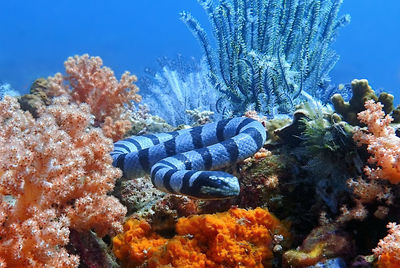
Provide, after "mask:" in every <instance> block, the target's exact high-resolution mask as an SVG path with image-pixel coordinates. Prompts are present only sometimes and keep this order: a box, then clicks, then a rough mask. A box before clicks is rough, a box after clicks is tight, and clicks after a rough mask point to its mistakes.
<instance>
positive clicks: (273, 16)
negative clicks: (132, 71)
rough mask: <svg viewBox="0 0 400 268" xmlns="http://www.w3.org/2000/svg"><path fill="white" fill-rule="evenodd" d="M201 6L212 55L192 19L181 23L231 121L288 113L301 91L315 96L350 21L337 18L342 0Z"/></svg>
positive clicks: (208, 3) (241, 1) (183, 15)
mask: <svg viewBox="0 0 400 268" xmlns="http://www.w3.org/2000/svg"><path fill="white" fill-rule="evenodd" d="M200 3H201V5H202V6H203V8H204V10H205V12H206V14H207V15H208V17H209V20H210V22H211V26H212V29H213V33H214V36H215V44H216V49H214V48H213V47H212V46H211V44H210V42H209V40H208V37H207V34H206V32H205V30H204V29H203V28H202V27H201V26H200V24H199V23H198V21H197V20H196V19H195V18H194V17H193V16H192V15H191V14H189V13H187V12H182V13H181V19H182V20H183V21H184V22H185V24H186V25H187V26H188V28H189V29H190V30H191V31H192V33H193V34H194V35H195V36H196V37H197V39H198V40H199V42H200V45H201V47H202V49H203V51H204V55H205V58H206V61H207V64H208V68H209V71H210V81H211V84H212V85H213V86H214V87H215V88H216V89H218V90H219V91H220V92H221V93H222V94H223V95H224V98H227V99H228V100H229V103H228V104H229V105H228V107H226V108H227V109H229V110H230V111H231V112H232V113H233V114H235V115H240V114H243V113H244V112H245V111H246V110H249V109H254V110H256V111H258V112H262V113H264V114H274V113H286V112H291V111H293V110H294V108H295V107H294V105H295V103H296V101H298V99H299V98H300V95H301V93H302V91H303V90H304V89H305V88H306V89H307V90H308V93H309V94H311V95H313V96H316V94H317V92H318V90H319V86H320V85H321V84H325V83H326V81H328V80H329V77H328V74H329V71H330V70H331V69H332V68H333V66H334V65H335V63H336V62H337V60H338V56H337V55H336V53H335V52H334V51H333V50H332V49H330V47H329V45H330V43H332V42H333V40H334V39H335V37H336V35H337V33H338V31H339V29H340V28H341V27H342V26H344V25H345V24H347V23H348V22H349V20H350V16H349V15H345V16H342V17H339V18H338V12H339V9H340V6H341V4H342V0H327V1H316V0H307V1H299V0H292V1H284V0H279V1H267V0H258V1H255V0H239V1H217V3H214V1H212V0H207V1H200ZM316 97H318V96H316ZM274 107H275V108H274ZM274 109H275V110H274Z"/></svg>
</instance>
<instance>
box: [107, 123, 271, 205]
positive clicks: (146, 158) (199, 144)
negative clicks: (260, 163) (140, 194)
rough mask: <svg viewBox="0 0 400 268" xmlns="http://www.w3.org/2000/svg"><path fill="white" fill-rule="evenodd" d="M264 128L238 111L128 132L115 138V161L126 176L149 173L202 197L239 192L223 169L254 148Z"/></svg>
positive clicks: (169, 187) (163, 184)
mask: <svg viewBox="0 0 400 268" xmlns="http://www.w3.org/2000/svg"><path fill="white" fill-rule="evenodd" d="M265 140H266V131H265V128H264V127H263V125H262V124H261V123H259V122H258V121H256V120H253V119H250V118H245V117H237V118H232V119H225V120H221V121H218V122H215V123H210V124H206V125H204V126H200V127H195V128H191V129H184V130H180V131H174V132H170V133H158V134H154V135H144V136H132V137H130V138H127V139H124V140H121V141H118V142H116V143H115V144H114V151H113V152H111V156H112V157H113V160H114V161H113V165H114V166H116V167H118V168H120V169H122V171H123V174H124V177H126V178H134V177H138V176H141V175H143V174H144V173H150V175H151V180H152V182H153V184H154V186H155V187H157V188H158V189H160V190H161V191H165V192H169V193H174V194H183V195H188V196H192V197H197V198H202V199H216V198H228V197H232V196H236V195H238V194H239V190H240V189H239V182H238V179H237V178H236V177H234V176H232V175H231V174H228V173H225V172H221V171H208V170H215V169H218V168H222V167H225V166H228V165H231V164H234V163H236V162H238V161H240V160H243V159H245V158H247V157H249V156H251V155H253V154H254V153H255V152H257V151H258V150H259V149H260V148H261V147H262V145H263V144H264V142H265Z"/></svg>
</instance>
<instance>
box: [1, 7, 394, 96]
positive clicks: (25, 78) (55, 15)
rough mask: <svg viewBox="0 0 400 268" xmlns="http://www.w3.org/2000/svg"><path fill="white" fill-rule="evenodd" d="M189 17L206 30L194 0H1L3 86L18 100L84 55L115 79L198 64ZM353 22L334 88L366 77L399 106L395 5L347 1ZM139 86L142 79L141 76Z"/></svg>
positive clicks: (342, 41) (344, 37) (344, 36)
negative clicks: (171, 60)
mask: <svg viewBox="0 0 400 268" xmlns="http://www.w3.org/2000/svg"><path fill="white" fill-rule="evenodd" d="M183 10H186V11H190V12H191V13H192V14H193V15H194V16H195V17H196V18H198V19H199V21H200V22H201V24H202V25H203V26H204V27H205V28H206V29H208V30H210V29H209V24H208V21H207V17H206V15H205V13H204V12H203V10H202V8H201V7H200V5H199V4H198V3H197V1H196V0H144V1H139V0H130V1H128V0H124V1H106V0H97V1H95V0H86V1H77V0H58V1H50V0H37V1H28V0H25V1H22V0H11V1H5V0H2V1H0V38H1V39H0V81H2V82H8V83H10V84H11V85H12V87H14V88H15V89H17V90H19V91H20V92H22V93H25V92H27V91H28V88H29V85H30V84H31V83H32V81H33V80H34V79H35V78H38V77H47V76H49V75H53V74H54V73H56V72H58V71H61V72H63V70H64V68H63V62H64V61H65V60H66V58H67V57H68V56H71V55H75V54H83V53H89V54H90V55H96V56H101V57H102V59H103V61H104V64H105V65H106V66H109V67H111V68H112V69H113V70H114V71H115V72H116V74H117V76H118V77H119V75H120V74H121V73H122V72H123V71H125V70H129V71H131V72H132V73H135V74H140V73H142V71H143V69H144V68H145V67H153V68H155V67H157V63H156V59H157V57H160V56H170V57H173V56H174V55H176V54H177V53H181V54H183V55H184V56H188V57H189V56H195V57H198V58H200V57H201V55H202V53H201V49H200V46H199V44H198V42H197V40H196V39H195V38H194V37H193V36H192V34H191V32H190V31H189V30H188V29H187V28H186V26H185V25H184V23H183V22H181V21H180V20H179V12H181V11H183ZM341 13H342V14H345V13H349V14H350V15H351V17H352V22H351V24H350V25H348V26H347V27H346V28H344V29H343V30H342V31H341V32H340V35H339V36H338V39H337V41H336V43H335V44H334V48H335V49H336V51H337V52H338V54H339V55H340V56H341V59H340V61H339V62H338V64H337V65H336V67H335V69H334V70H333V71H332V72H331V77H332V81H333V82H334V83H336V84H339V83H349V82H350V81H351V80H352V79H354V78H367V79H368V80H369V81H370V84H371V85H372V86H373V87H374V88H375V89H384V90H387V91H389V92H391V93H393V94H395V95H396V96H397V99H396V101H395V102H396V103H399V102H400V100H399V99H400V1H398V0H385V1H376V0H345V1H344V4H343V6H342V9H341ZM139 79H140V76H139Z"/></svg>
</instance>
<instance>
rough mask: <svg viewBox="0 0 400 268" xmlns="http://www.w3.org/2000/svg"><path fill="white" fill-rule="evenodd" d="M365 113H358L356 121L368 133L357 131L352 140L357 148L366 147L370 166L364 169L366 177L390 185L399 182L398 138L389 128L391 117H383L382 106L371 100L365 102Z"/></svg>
mask: <svg viewBox="0 0 400 268" xmlns="http://www.w3.org/2000/svg"><path fill="white" fill-rule="evenodd" d="M365 108H366V110H365V111H362V112H360V113H358V119H359V120H360V121H361V122H362V123H364V124H366V125H367V127H368V132H366V133H365V132H364V131H362V130H358V131H356V132H355V133H354V136H353V138H354V140H355V141H356V142H357V143H358V145H359V146H361V145H363V144H366V145H368V152H369V153H370V154H371V157H370V158H369V159H368V163H369V164H370V165H375V166H376V167H369V166H367V167H365V168H364V171H365V173H366V175H367V176H368V177H369V178H371V179H386V180H389V181H390V182H391V183H399V182H400V149H399V148H400V138H399V137H397V136H396V134H395V130H394V129H393V128H392V127H391V126H389V124H390V122H392V120H393V119H392V117H391V116H390V115H388V114H386V116H385V112H384V111H383V105H382V104H381V103H380V102H378V103H375V102H374V101H373V100H368V101H366V102H365Z"/></svg>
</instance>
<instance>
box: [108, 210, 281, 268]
mask: <svg viewBox="0 0 400 268" xmlns="http://www.w3.org/2000/svg"><path fill="white" fill-rule="evenodd" d="M138 223H140V222H138V221H137V220H129V221H128V222H127V223H126V224H125V233H123V234H120V235H118V236H117V237H115V238H114V239H113V244H114V252H115V254H116V255H117V257H118V258H119V259H120V260H122V261H123V262H124V263H125V264H126V265H127V266H128V267H134V266H135V265H138V262H137V258H136V257H135V256H137V255H138V254H139V255H140V254H142V253H143V249H142V250H141V251H140V248H141V247H140V246H138V244H142V243H143V242H142V241H143V238H144V237H145V238H146V239H149V234H145V235H144V236H140V237H137V235H134V233H135V232H137V231H135V230H137V228H139V229H140V227H139V225H140V224H138ZM135 224H136V225H137V226H136V227H134V228H133V226H134V225H135ZM176 232H177V235H176V236H175V237H173V238H172V239H170V240H168V241H166V242H165V243H163V244H162V245H158V246H155V247H154V246H153V244H152V243H151V242H149V241H146V244H148V245H149V247H148V248H146V254H148V258H147V261H146V262H147V264H148V265H149V267H158V266H161V265H172V266H173V267H263V265H268V264H269V261H271V259H272V257H273V252H272V248H273V236H274V234H283V235H284V236H285V237H286V236H287V232H286V230H285V229H284V228H283V227H282V226H281V224H280V223H279V221H278V220H277V219H276V218H275V217H274V216H272V215H271V214H270V213H269V212H268V210H266V209H261V208H256V209H254V210H244V209H239V208H232V209H230V210H229V211H228V212H224V213H217V214H213V215H199V216H191V217H188V218H180V219H179V220H178V223H177V224H176ZM153 235H154V234H153ZM133 238H135V239H133ZM160 239H161V238H160V237H159V236H158V235H155V236H154V238H151V239H150V241H156V242H157V244H158V242H159V241H160ZM137 249H139V252H137V251H136V250H137ZM150 252H151V254H149V253H150ZM132 258H133V259H134V260H132ZM143 261H144V260H143Z"/></svg>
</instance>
